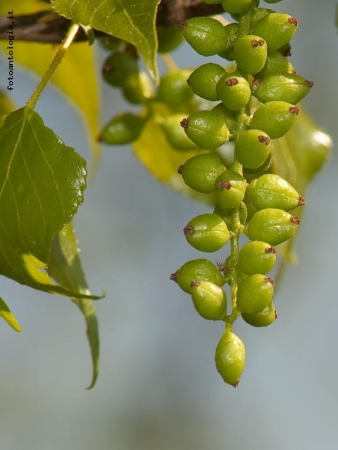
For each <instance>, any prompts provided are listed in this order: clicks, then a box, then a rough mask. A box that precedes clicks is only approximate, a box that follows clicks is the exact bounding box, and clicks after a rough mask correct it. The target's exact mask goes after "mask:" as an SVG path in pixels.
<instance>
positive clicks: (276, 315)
mask: <svg viewBox="0 0 338 450" xmlns="http://www.w3.org/2000/svg"><path fill="white" fill-rule="evenodd" d="M277 317H278V314H277V311H276V310H275V319H277Z"/></svg>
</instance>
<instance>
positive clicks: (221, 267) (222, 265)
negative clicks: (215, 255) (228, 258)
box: [216, 262, 225, 272]
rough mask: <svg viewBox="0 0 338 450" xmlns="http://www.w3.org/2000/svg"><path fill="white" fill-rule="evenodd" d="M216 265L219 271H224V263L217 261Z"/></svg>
mask: <svg viewBox="0 0 338 450" xmlns="http://www.w3.org/2000/svg"><path fill="white" fill-rule="evenodd" d="M216 266H217V269H218V270H219V271H220V272H224V270H225V265H224V264H223V263H221V262H217V263H216Z"/></svg>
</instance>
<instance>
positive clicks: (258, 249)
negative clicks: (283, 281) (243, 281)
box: [238, 241, 276, 275]
mask: <svg viewBox="0 0 338 450" xmlns="http://www.w3.org/2000/svg"><path fill="white" fill-rule="evenodd" d="M275 263H276V250H275V248H274V247H272V246H271V245H270V244H268V243H266V242H262V241H251V242H248V243H247V244H245V245H243V247H242V248H241V250H240V252H239V263H238V268H239V270H240V271H241V272H243V273H244V274H245V275H255V274H256V273H260V274H262V275H266V274H267V273H268V272H269V271H270V270H271V269H272V268H273V266H274V265H275Z"/></svg>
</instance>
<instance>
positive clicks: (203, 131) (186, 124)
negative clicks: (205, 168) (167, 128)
mask: <svg viewBox="0 0 338 450" xmlns="http://www.w3.org/2000/svg"><path fill="white" fill-rule="evenodd" d="M181 126H182V127H183V128H184V131H185V133H186V135H187V136H188V138H189V139H191V140H192V141H193V142H194V143H195V144H196V145H197V146H198V147H200V148H202V149H204V150H215V149H216V148H218V147H220V146H221V145H222V144H224V143H225V142H226V141H228V139H229V130H228V128H227V126H226V124H225V122H224V120H223V119H222V117H221V116H220V115H219V114H217V113H215V112H213V111H197V112H194V113H192V114H191V115H190V116H189V117H188V118H185V119H183V120H182V121H181Z"/></svg>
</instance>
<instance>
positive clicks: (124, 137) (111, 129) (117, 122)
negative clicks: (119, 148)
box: [99, 113, 146, 145]
mask: <svg viewBox="0 0 338 450" xmlns="http://www.w3.org/2000/svg"><path fill="white" fill-rule="evenodd" d="M145 122H146V119H145V118H143V117H141V116H139V115H137V114H133V113H121V114H118V115H116V116H115V117H113V118H112V119H111V121H110V122H108V123H107V125H105V127H104V128H103V130H102V131H101V134H100V136H99V141H100V142H104V143H105V144H110V145H123V144H129V143H130V142H133V141H135V140H136V139H137V138H138V137H139V135H140V134H141V132H142V129H143V127H144V125H145Z"/></svg>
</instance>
